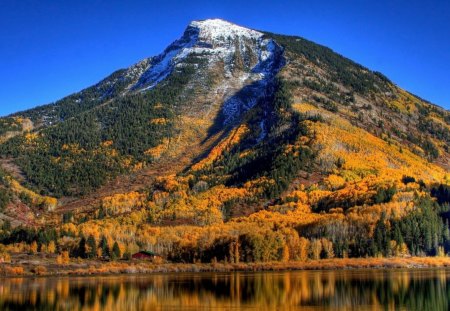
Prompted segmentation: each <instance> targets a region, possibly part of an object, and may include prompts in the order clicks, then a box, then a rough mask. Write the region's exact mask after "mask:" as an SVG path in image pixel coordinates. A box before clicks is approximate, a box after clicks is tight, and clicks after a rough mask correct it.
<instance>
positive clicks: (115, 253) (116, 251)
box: [111, 242, 121, 260]
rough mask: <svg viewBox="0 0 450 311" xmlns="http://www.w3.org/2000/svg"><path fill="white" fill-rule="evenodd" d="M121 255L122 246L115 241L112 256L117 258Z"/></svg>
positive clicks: (114, 258)
mask: <svg viewBox="0 0 450 311" xmlns="http://www.w3.org/2000/svg"><path fill="white" fill-rule="evenodd" d="M120 257H121V253H120V248H119V244H117V242H114V245H113V248H112V252H111V258H112V259H113V260H117V259H119V258H120Z"/></svg>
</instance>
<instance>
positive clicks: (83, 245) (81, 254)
mask: <svg viewBox="0 0 450 311" xmlns="http://www.w3.org/2000/svg"><path fill="white" fill-rule="evenodd" d="M76 255H77V256H78V257H80V258H86V257H87V254H86V238H85V237H81V239H80V243H79V244H78V250H77V254H76Z"/></svg>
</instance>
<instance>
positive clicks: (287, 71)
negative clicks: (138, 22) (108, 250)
mask: <svg viewBox="0 0 450 311" xmlns="http://www.w3.org/2000/svg"><path fill="white" fill-rule="evenodd" d="M0 137H1V139H0V143H1V144H0V155H1V166H2V170H1V176H0V177H1V187H0V213H1V214H0V219H3V220H4V221H3V231H0V241H3V243H6V244H8V243H12V242H14V243H16V242H22V243H24V244H27V243H28V244H29V243H31V242H33V241H37V240H39V247H41V246H42V245H47V244H48V243H49V240H54V242H55V243H56V244H57V245H58V247H59V249H61V250H64V249H67V250H69V251H70V252H71V253H72V254H73V255H76V254H77V247H76V246H74V245H76V243H78V242H79V241H80V239H81V240H82V237H88V236H92V237H93V238H94V240H96V241H99V240H100V238H101V237H104V238H105V239H107V240H108V243H109V244H111V245H110V246H112V243H113V242H118V243H119V244H120V247H121V248H122V249H124V250H126V251H127V252H132V251H134V250H136V249H139V248H145V249H152V250H155V251H157V252H158V253H161V254H164V255H165V256H166V257H167V258H170V259H171V260H173V261H197V260H203V261H209V260H212V258H213V257H214V258H216V260H225V259H226V260H231V261H233V260H234V261H235V262H236V261H239V260H242V261H266V260H281V259H282V258H285V257H286V256H287V257H288V259H289V258H296V259H298V258H300V257H302V256H303V257H302V258H304V257H305V256H308V254H310V255H309V256H310V257H311V256H313V257H317V256H319V257H321V256H322V257H330V256H332V255H333V256H339V257H343V256H353V257H357V256H375V255H379V254H382V255H385V256H390V255H393V254H395V255H398V254H400V253H401V254H406V253H413V254H428V255H430V254H436V253H438V251H441V250H442V251H445V252H446V251H448V250H450V244H449V243H448V242H449V241H450V237H449V236H448V235H449V233H448V231H449V228H448V218H449V217H450V214H449V213H448V201H449V190H448V185H449V184H450V172H449V169H450V156H449V155H450V149H449V146H450V112H449V111H447V110H445V109H443V108H441V107H439V106H436V105H434V104H431V103H429V102H427V101H425V100H423V99H421V98H419V97H417V96H415V95H413V94H411V93H409V92H407V91H405V90H403V89H401V88H399V87H398V86H396V85H395V84H394V83H392V82H391V81H390V80H389V79H388V78H387V77H385V76H384V75H383V74H381V73H379V72H374V71H371V70H370V69H367V68H365V67H363V66H361V65H359V64H357V63H355V62H353V61H351V60H349V59H347V58H345V57H343V56H341V55H339V54H337V53H335V52H333V51H332V50H331V49H329V48H327V47H324V46H321V45H318V44H315V43H313V42H311V41H308V40H306V39H303V38H301V37H295V36H284V35H278V34H273V33H269V32H263V31H256V30H252V29H248V28H244V27H241V26H238V25H235V24H232V23H229V22H226V21H223V20H219V19H210V20H204V21H193V22H191V23H190V24H189V25H188V27H187V28H186V30H185V31H184V33H183V35H182V36H181V38H180V39H178V40H176V41H174V42H173V43H172V44H171V45H169V46H168V47H167V48H166V49H165V50H164V51H163V52H162V53H161V54H159V55H157V56H154V57H149V58H147V59H145V60H142V61H140V62H138V63H137V64H135V65H133V66H131V67H129V68H127V69H121V70H118V71H116V72H114V73H113V74H111V75H110V76H109V77H107V78H105V79H104V80H102V81H100V82H99V83H97V84H96V85H94V86H92V87H89V88H87V89H84V90H82V91H80V92H78V93H75V94H72V95H69V96H68V97H65V98H63V99H61V100H59V101H57V102H55V103H52V104H49V105H45V106H41V107H37V108H34V109H31V110H27V111H23V112H18V113H16V114H13V115H11V116H8V117H5V118H2V119H0ZM11 224H12V226H11ZM19 225H20V226H21V227H17V226H19ZM22 226H24V227H22ZM14 227H17V228H16V229H14ZM0 228H1V227H0ZM33 228H34V229H35V228H41V230H40V231H39V233H37V232H36V231H33V230H34V229H33ZM55 228H56V229H55ZM412 228H415V229H414V230H413V229H412ZM411 230H413V231H411ZM24 232H25V233H24ZM43 232H44V233H43ZM50 232H51V233H50ZM2 237H3V238H2ZM305 249H306V250H305ZM317 249H319V252H318V255H317ZM302 252H303V253H302ZM305 252H306V255H305ZM311 254H312V255H311Z"/></svg>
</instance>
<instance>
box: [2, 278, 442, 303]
mask: <svg viewBox="0 0 450 311" xmlns="http://www.w3.org/2000/svg"><path fill="white" fill-rule="evenodd" d="M449 299H450V270H448V269H423V270H422V269H416V270H340V271H293V272H292V271H286V272H261V273H259V272H254V273H250V272H234V273H198V274H195V273H180V274H156V275H121V276H95V277H61V278H57V277H49V278H14V279H13V278H4V279H1V278H0V310H258V311H263V310H359V311H360V310H380V309H381V310H449V307H450V303H449Z"/></svg>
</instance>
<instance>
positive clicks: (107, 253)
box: [98, 236, 111, 258]
mask: <svg viewBox="0 0 450 311" xmlns="http://www.w3.org/2000/svg"><path fill="white" fill-rule="evenodd" d="M98 247H100V249H101V250H102V257H103V258H109V257H110V255H111V253H110V250H109V246H108V241H107V240H106V238H105V236H102V238H101V240H100V244H99V246H98Z"/></svg>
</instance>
